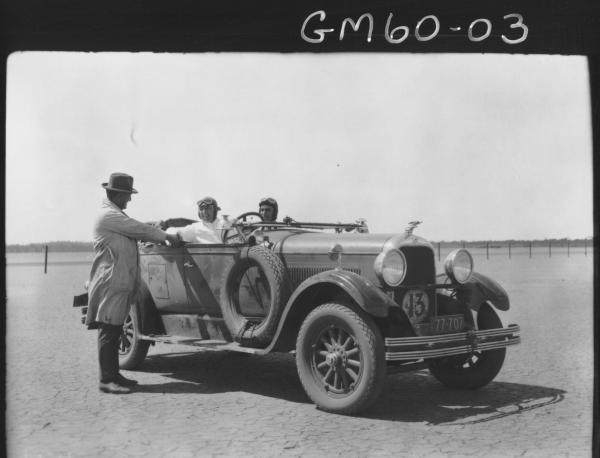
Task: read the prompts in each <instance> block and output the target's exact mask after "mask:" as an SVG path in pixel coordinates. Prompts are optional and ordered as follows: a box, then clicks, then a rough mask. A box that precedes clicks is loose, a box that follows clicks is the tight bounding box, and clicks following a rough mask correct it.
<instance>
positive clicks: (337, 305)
mask: <svg viewBox="0 0 600 458" xmlns="http://www.w3.org/2000/svg"><path fill="white" fill-rule="evenodd" d="M188 222H189V220H183V219H180V218H179V219H173V220H167V221H166V222H163V223H162V224H163V228H164V227H167V226H169V225H171V226H173V225H182V224H186V223H188ZM417 224H418V222H413V223H410V224H409V226H408V227H407V229H406V230H405V231H404V232H401V233H398V234H370V233H368V232H367V231H366V230H365V227H366V226H365V225H364V223H363V222H360V221H359V222H358V223H353V224H326V223H300V222H296V221H294V220H292V219H290V218H286V219H284V221H283V222H268V223H267V222H263V221H262V220H261V218H260V215H258V214H257V213H253V212H249V213H244V214H243V215H240V217H238V218H236V219H235V221H234V222H233V225H232V227H231V229H229V230H226V231H225V232H224V234H223V243H219V244H186V245H185V246H183V247H181V248H172V247H168V246H164V245H154V244H140V246H139V250H140V265H141V272H142V280H143V288H142V294H141V295H140V299H139V300H138V301H137V303H135V304H132V307H131V311H130V314H129V316H128V318H127V320H126V322H125V324H124V326H123V333H122V336H121V341H120V366H121V368H124V369H135V368H136V367H137V366H138V365H140V364H141V363H142V361H143V360H144V358H145V357H146V354H147V352H148V348H149V345H150V344H153V343H155V342H165V343H178V344H190V345H195V346H199V347H205V348H210V349H222V350H227V351H240V352H249V353H254V354H267V353H269V352H295V358H296V365H297V369H298V374H299V378H300V381H301V383H302V386H303V387H304V389H305V391H306V393H307V395H308V396H309V397H310V398H311V399H312V400H313V402H315V404H317V406H319V407H320V408H321V409H323V410H326V411H329V412H336V413H344V414H349V413H356V412H358V411H360V410H362V409H365V408H367V407H368V406H369V405H370V404H372V402H373V401H374V400H375V399H376V398H377V396H378V395H379V394H380V392H381V389H382V387H383V384H384V380H385V376H386V373H387V372H389V371H398V370H412V369H422V368H424V367H428V368H429V370H430V372H431V374H433V376H434V377H435V378H437V379H438V380H439V381H440V382H441V383H443V384H444V385H446V386H448V387H452V388H459V389H476V388H479V387H482V386H484V385H486V384H488V383H489V382H490V381H492V380H493V379H494V377H495V376H496V375H497V374H498V372H499V371H500V369H501V367H502V365H503V362H504V358H505V353H506V347H507V346H510V345H514V344H518V343H519V342H520V334H519V331H520V330H519V326H518V325H516V324H510V325H508V326H506V327H504V326H503V324H502V322H501V320H500V318H499V313H498V312H499V311H505V310H508V308H509V300H508V296H507V294H506V292H505V291H504V289H503V288H502V287H501V286H500V285H498V284H497V283H496V282H495V281H494V280H492V279H490V278H488V277H486V276H484V275H482V274H480V273H477V272H474V271H473V259H472V257H471V255H470V253H469V252H468V251H467V250H465V249H458V250H455V251H453V252H452V253H450V254H449V255H448V257H447V258H446V260H445V264H444V266H445V273H441V274H440V275H436V263H435V250H434V247H433V245H432V244H431V243H430V242H428V241H427V240H425V239H423V238H421V237H419V236H417V235H415V234H413V232H414V229H415V227H416V225H417ZM86 304H87V299H86V295H81V296H76V298H75V301H74V305H75V306H82V307H83V308H82V311H83V314H84V315H85V313H86V307H85V306H86Z"/></svg>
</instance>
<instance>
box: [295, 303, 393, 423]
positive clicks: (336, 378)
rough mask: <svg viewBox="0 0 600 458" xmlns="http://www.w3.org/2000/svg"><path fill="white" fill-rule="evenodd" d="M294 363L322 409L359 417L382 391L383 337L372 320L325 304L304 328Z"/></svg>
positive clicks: (307, 321)
mask: <svg viewBox="0 0 600 458" xmlns="http://www.w3.org/2000/svg"><path fill="white" fill-rule="evenodd" d="M296 364H297V368H298V374H299V376H300V381H301V382H302V386H303V387H304V390H305V391H306V393H307V394H308V396H309V397H310V398H311V399H312V400H313V401H314V402H315V404H317V406H318V407H319V408H321V409H323V410H326V411H328V412H335V413H341V414H351V413H356V412H358V411H360V410H363V409H365V408H367V407H368V406H369V405H370V404H372V402H373V401H374V400H375V399H376V398H377V396H379V393H380V392H381V389H382V388H383V382H384V380H385V356H384V346H383V338H382V337H381V333H380V332H379V329H378V328H377V327H376V326H375V324H374V323H373V321H372V320H371V319H370V318H369V317H368V316H366V315H363V314H360V315H359V313H357V312H355V311H353V310H351V309H350V308H348V307H347V306H345V305H342V304H337V303H329V304H323V305H321V306H319V307H317V308H316V309H315V310H313V311H312V312H311V313H310V314H309V315H308V316H307V317H306V319H305V320H304V323H303V324H302V327H301V329H300V332H299V333H298V339H297V342H296Z"/></svg>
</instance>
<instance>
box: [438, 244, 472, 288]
mask: <svg viewBox="0 0 600 458" xmlns="http://www.w3.org/2000/svg"><path fill="white" fill-rule="evenodd" d="M444 269H445V270H446V274H447V275H448V277H450V278H451V279H452V280H453V281H455V282H457V283H461V284H462V283H466V282H468V281H469V279H470V278H471V274H472V273H473V257H472V256H471V253H469V252H468V251H467V250H465V249H464V248H459V249H458V250H454V251H452V252H451V253H450V254H449V255H448V256H447V257H446V260H445V261H444Z"/></svg>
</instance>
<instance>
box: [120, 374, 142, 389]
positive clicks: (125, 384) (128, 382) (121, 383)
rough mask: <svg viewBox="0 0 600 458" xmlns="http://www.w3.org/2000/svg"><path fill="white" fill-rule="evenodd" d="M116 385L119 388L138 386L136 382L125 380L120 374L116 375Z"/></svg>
mask: <svg viewBox="0 0 600 458" xmlns="http://www.w3.org/2000/svg"><path fill="white" fill-rule="evenodd" d="M117 383H118V384H119V385H121V386H134V385H137V384H138V382H137V380H132V379H130V378H125V377H123V376H122V375H121V374H117Z"/></svg>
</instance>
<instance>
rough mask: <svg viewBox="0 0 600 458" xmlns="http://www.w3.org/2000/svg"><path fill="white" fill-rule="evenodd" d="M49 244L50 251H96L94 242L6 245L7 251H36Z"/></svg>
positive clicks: (43, 248)
mask: <svg viewBox="0 0 600 458" xmlns="http://www.w3.org/2000/svg"><path fill="white" fill-rule="evenodd" d="M46 245H48V251H53V252H57V251H69V252H74V251H94V246H93V245H92V242H48V243H28V244H27V245H6V252H7V253H36V252H38V251H43V250H45V247H46Z"/></svg>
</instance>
